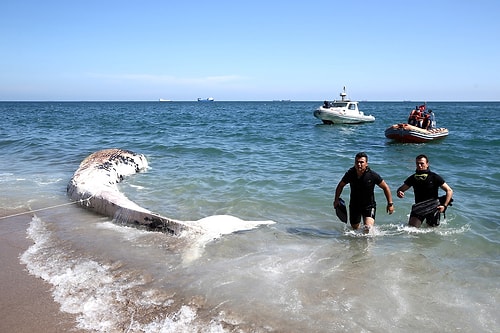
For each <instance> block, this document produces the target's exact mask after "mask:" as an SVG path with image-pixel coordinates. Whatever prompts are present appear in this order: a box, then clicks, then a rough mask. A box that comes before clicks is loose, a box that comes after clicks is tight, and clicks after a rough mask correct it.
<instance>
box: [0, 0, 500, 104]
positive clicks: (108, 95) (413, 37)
mask: <svg viewBox="0 0 500 333" xmlns="http://www.w3.org/2000/svg"><path fill="white" fill-rule="evenodd" d="M499 16H500V1H498V0H475V1H472V0H448V1H446V0H420V1H404V0H394V1H384V0H380V1H371V0H366V1H355V0H354V1H336V0H324V1H315V0H309V1H290V0H287V1H273V0H266V1H261V0H252V1H235V0H231V1H226V0H224V1H217V0H213V1H204V0H203V1H202V0H200V1H191V0H179V1H173V0H172V1H169V0H165V1H148V0H144V1H124V0H121V1H114V0H99V1H94V0H90V1H88V0H85V1H84V0H80V1H78V0H64V1H62V0H61V1H51V0H47V1H39V0H37V1H33V0H4V1H2V2H1V3H0V45H1V56H0V101H6V100H19V101H24V100H27V101H30V100H50V101H55V100H75V101H81V100H97V101H101V100H111V101H121V100H137V101H142V100H158V99H159V98H165V99H172V100H195V99H196V98H197V97H210V96H211V97H214V98H215V99H216V100H227V101H233V100H238V101H239V100H241V101H251V100H273V99H292V100H301V101H322V100H325V99H333V98H336V97H338V93H339V92H340V90H341V89H342V87H343V86H344V85H345V86H347V90H348V94H349V97H351V98H352V99H358V100H380V101H400V100H416V101H500V19H499Z"/></svg>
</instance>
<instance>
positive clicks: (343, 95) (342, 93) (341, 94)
mask: <svg viewBox="0 0 500 333" xmlns="http://www.w3.org/2000/svg"><path fill="white" fill-rule="evenodd" d="M346 96H347V94H346V92H345V86H344V89H343V90H342V92H341V93H340V97H342V101H345V97H346Z"/></svg>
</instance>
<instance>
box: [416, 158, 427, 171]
mask: <svg viewBox="0 0 500 333" xmlns="http://www.w3.org/2000/svg"><path fill="white" fill-rule="evenodd" d="M415 163H416V165H417V170H427V169H428V168H429V163H427V160H426V159H425V158H421V159H418V160H417V161H416V162H415Z"/></svg>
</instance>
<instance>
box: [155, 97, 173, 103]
mask: <svg viewBox="0 0 500 333" xmlns="http://www.w3.org/2000/svg"><path fill="white" fill-rule="evenodd" d="M158 102H172V100H171V99H163V98H160V99H159V100H158Z"/></svg>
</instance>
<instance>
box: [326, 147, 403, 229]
mask: <svg viewBox="0 0 500 333" xmlns="http://www.w3.org/2000/svg"><path fill="white" fill-rule="evenodd" d="M347 184H350V187H351V198H350V201H349V215H350V217H349V220H350V223H351V226H352V228H353V229H355V230H356V229H359V225H360V222H361V216H362V217H363V224H364V226H365V227H364V228H365V232H368V231H369V230H370V228H371V227H372V226H373V225H374V224H375V213H376V208H377V203H376V202H375V195H374V189H375V185H377V186H378V187H380V188H381V189H382V190H383V191H384V194H385V198H386V199H387V209H386V210H387V212H388V213H389V214H392V213H393V212H394V205H393V203H392V195H391V190H390V188H389V185H387V183H386V182H385V181H384V180H383V179H382V177H380V175H379V174H378V173H376V172H375V171H373V170H371V169H370V168H369V167H368V156H367V155H366V153H364V152H361V153H358V154H356V157H355V158H354V167H352V168H350V169H349V170H347V172H346V173H345V175H344V177H342V179H341V180H340V182H339V183H338V185H337V188H336V189H335V199H334V201H333V207H334V208H337V206H338V205H339V204H340V203H339V198H340V194H341V193H342V190H343V189H344V187H345V186H346V185H347Z"/></svg>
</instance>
